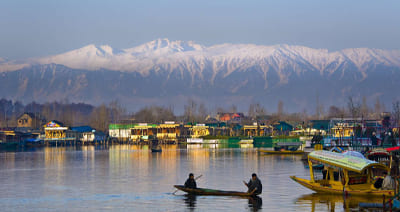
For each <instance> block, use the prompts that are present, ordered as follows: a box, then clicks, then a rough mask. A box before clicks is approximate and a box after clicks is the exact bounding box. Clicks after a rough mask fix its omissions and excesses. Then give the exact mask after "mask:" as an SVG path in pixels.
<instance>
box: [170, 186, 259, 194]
mask: <svg viewBox="0 0 400 212" xmlns="http://www.w3.org/2000/svg"><path fill="white" fill-rule="evenodd" d="M174 187H175V188H177V189H179V190H181V191H184V192H186V193H188V194H195V195H214V196H242V197H248V196H256V195H257V194H253V193H247V192H240V191H223V190H215V189H208V188H196V189H193V188H185V186H183V185H174Z"/></svg>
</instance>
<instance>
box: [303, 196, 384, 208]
mask: <svg viewBox="0 0 400 212" xmlns="http://www.w3.org/2000/svg"><path fill="white" fill-rule="evenodd" d="M360 202H369V203H381V202H382V198H379V197H378V198H376V197H363V196H347V197H345V196H343V195H333V194H319V193H313V194H307V195H303V196H301V197H299V198H298V199H297V201H296V203H297V204H300V205H305V204H307V205H310V206H311V211H312V212H314V211H322V210H323V211H346V212H347V211H354V210H358V204H359V203H360Z"/></svg>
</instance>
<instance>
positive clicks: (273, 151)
mask: <svg viewBox="0 0 400 212" xmlns="http://www.w3.org/2000/svg"><path fill="white" fill-rule="evenodd" d="M258 151H259V152H262V153H267V154H279V155H287V154H303V153H304V151H303V150H295V151H290V150H266V149H259V150H258Z"/></svg>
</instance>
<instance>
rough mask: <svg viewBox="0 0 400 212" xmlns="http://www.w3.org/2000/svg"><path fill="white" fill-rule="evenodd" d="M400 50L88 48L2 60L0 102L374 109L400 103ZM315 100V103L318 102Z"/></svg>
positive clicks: (154, 44)
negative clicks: (359, 105) (360, 103)
mask: <svg viewBox="0 0 400 212" xmlns="http://www.w3.org/2000/svg"><path fill="white" fill-rule="evenodd" d="M399 80H400V50H381V49H369V48H353V49H344V50H340V51H334V52H330V51H328V50H327V49H313V48H308V47H304V46H289V45H274V46H262V45H253V44H221V45H214V46H209V47H206V46H203V45H200V44H196V43H195V42H192V41H189V42H185V41H170V40H168V39H158V40H154V41H151V42H148V43H145V44H143V45H140V46H137V47H133V48H127V49H114V48H112V47H110V46H108V45H101V46H96V45H88V46H85V47H82V48H80V49H76V50H72V51H69V52H66V53H63V54H58V55H52V56H46V57H40V58H28V59H23V60H7V59H4V58H0V98H8V99H14V100H21V101H23V102H28V101H39V102H45V101H56V100H57V101H60V100H65V99H68V100H69V101H72V102H85V103H92V104H101V103H107V102H109V101H112V100H118V101H120V102H121V103H122V104H123V105H124V106H125V107H126V108H127V109H128V110H137V109H139V108H140V107H143V106H145V105H152V104H157V105H170V106H174V107H175V108H176V110H178V111H181V110H182V109H183V105H184V104H186V103H187V100H188V99H193V100H196V101H197V102H199V103H200V102H201V103H204V104H205V105H206V106H208V107H209V108H210V109H215V108H216V107H225V108H227V107H230V106H231V105H236V106H237V107H238V108H239V109H242V110H247V107H248V105H249V104H250V103H261V104H263V105H265V106H266V108H267V109H268V110H269V111H275V110H276V106H277V104H278V101H282V102H283V103H284V109H285V110H286V111H288V112H294V111H303V110H307V111H308V112H309V113H313V112H314V111H315V105H316V104H317V103H316V102H317V101H318V102H319V103H321V104H322V105H324V106H325V107H329V106H331V105H336V106H345V104H346V101H347V99H348V97H354V98H355V99H358V100H360V99H361V98H362V97H366V98H367V100H368V102H369V103H370V104H372V103H373V102H375V101H376V99H380V100H381V101H382V102H385V104H386V106H387V109H390V105H391V102H392V101H394V100H399V99H400V97H399V95H398V91H399V90H400V81H399ZM317 99H318V100H317Z"/></svg>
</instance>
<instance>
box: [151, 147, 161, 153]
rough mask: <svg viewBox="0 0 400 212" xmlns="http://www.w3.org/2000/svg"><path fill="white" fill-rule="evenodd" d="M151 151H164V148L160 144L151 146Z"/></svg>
mask: <svg viewBox="0 0 400 212" xmlns="http://www.w3.org/2000/svg"><path fill="white" fill-rule="evenodd" d="M151 152H162V149H161V147H160V146H155V147H151Z"/></svg>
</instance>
